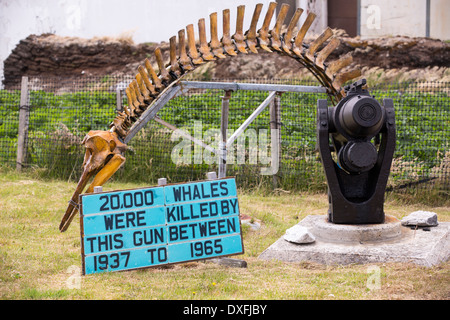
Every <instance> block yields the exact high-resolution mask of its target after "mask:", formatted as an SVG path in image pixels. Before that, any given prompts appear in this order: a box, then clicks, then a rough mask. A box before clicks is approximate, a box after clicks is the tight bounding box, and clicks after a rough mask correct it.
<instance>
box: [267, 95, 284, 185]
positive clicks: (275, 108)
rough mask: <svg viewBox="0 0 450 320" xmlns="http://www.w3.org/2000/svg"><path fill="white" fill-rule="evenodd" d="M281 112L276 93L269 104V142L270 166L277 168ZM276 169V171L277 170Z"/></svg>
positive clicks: (279, 148) (274, 174)
mask: <svg viewBox="0 0 450 320" xmlns="http://www.w3.org/2000/svg"><path fill="white" fill-rule="evenodd" d="M280 123H281V112H280V95H279V94H277V96H276V97H275V99H274V100H273V103H271V104H270V142H271V158H272V163H271V166H272V168H274V166H275V167H276V168H277V169H278V170H279V166H280V163H281V161H280V157H281V131H280ZM278 170H277V172H278ZM272 184H273V188H274V189H276V188H277V187H278V179H277V174H276V172H274V173H273V175H272Z"/></svg>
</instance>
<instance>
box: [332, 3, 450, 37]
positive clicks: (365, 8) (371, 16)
mask: <svg viewBox="0 0 450 320" xmlns="http://www.w3.org/2000/svg"><path fill="white" fill-rule="evenodd" d="M329 1H332V0H329ZM429 24H430V25H429V27H430V37H431V38H437V39H441V40H449V39H450V0H430V16H429ZM360 27H361V29H360V30H361V37H362V38H376V37H386V36H396V35H402V36H410V37H425V36H426V30H427V1H426V0H396V1H393V0H361V25H360Z"/></svg>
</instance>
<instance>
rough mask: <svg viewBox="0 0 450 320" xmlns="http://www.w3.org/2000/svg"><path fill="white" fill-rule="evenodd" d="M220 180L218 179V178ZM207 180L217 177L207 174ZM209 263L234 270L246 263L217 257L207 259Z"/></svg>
mask: <svg viewBox="0 0 450 320" xmlns="http://www.w3.org/2000/svg"><path fill="white" fill-rule="evenodd" d="M219 178H220V177H219ZM206 179H207V180H216V179H217V175H216V173H215V172H208V173H207V174H206ZM209 261H211V262H213V263H215V264H218V265H222V266H227V267H234V268H247V261H245V260H241V259H234V258H227V257H219V258H213V259H209Z"/></svg>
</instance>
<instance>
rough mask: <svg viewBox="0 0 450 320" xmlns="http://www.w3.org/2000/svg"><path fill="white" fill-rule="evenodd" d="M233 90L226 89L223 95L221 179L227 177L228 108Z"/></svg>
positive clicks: (220, 151)
mask: <svg viewBox="0 0 450 320" xmlns="http://www.w3.org/2000/svg"><path fill="white" fill-rule="evenodd" d="M230 98H231V91H230V90H226V91H225V96H223V97H222V114H221V119H220V134H221V135H222V140H221V141H219V150H218V152H219V179H220V178H225V176H226V173H227V129H228V110H229V105H230Z"/></svg>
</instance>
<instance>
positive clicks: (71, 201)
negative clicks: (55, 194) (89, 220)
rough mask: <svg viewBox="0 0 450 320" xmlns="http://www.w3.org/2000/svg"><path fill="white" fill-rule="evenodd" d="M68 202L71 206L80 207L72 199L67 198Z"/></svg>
mask: <svg viewBox="0 0 450 320" xmlns="http://www.w3.org/2000/svg"><path fill="white" fill-rule="evenodd" d="M69 204H71V205H72V206H74V207H75V208H76V209H77V210H79V209H80V207H79V206H78V203H76V202H75V201H73V200H72V199H70V200H69Z"/></svg>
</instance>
